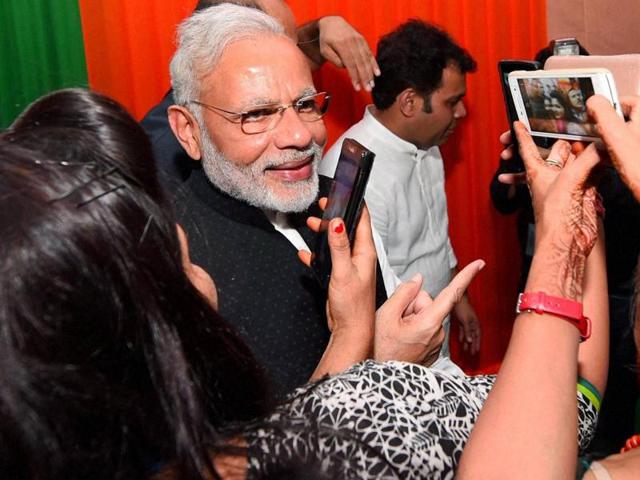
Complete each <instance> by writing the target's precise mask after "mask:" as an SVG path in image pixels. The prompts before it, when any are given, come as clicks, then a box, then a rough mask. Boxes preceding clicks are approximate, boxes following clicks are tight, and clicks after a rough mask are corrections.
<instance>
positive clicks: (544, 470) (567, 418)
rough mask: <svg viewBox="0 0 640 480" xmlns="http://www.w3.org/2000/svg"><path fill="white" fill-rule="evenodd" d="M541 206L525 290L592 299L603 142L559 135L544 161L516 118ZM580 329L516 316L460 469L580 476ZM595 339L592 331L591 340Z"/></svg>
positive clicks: (463, 472) (465, 473) (546, 317)
mask: <svg viewBox="0 0 640 480" xmlns="http://www.w3.org/2000/svg"><path fill="white" fill-rule="evenodd" d="M516 132H517V134H518V141H519V142H520V145H521V153H522V157H523V159H524V160H525V163H526V168H527V176H528V178H529V181H530V188H531V191H532V198H533V205H534V212H535V214H536V221H537V230H536V253H535V256H534V259H533V263H532V266H531V271H530V273H529V279H528V282H527V286H526V289H525V291H527V292H544V293H546V294H547V295H551V296H554V297H562V298H565V299H568V300H573V301H577V302H582V301H583V280H584V270H585V264H586V260H587V256H588V255H589V253H590V251H591V249H592V248H593V245H594V243H595V241H596V235H597V221H596V213H595V210H596V209H595V190H594V189H593V188H592V187H591V188H587V186H586V181H587V177H588V175H589V173H590V171H591V169H592V168H593V166H594V165H595V164H596V163H598V161H599V157H598V155H597V153H596V151H595V147H594V146H590V147H588V148H587V149H586V150H585V151H584V152H583V153H582V154H581V155H580V156H579V160H577V159H576V158H575V157H574V156H573V155H571V153H570V147H569V145H568V144H567V143H566V142H557V143H556V144H555V145H554V149H553V150H552V151H551V153H550V157H552V156H553V157H552V158H554V160H557V161H560V162H561V164H564V168H563V169H561V170H559V169H557V168H556V167H552V166H550V165H548V164H546V163H545V161H544V160H542V157H540V154H539V153H538V150H537V148H536V146H535V144H534V143H533V141H532V140H531V137H530V136H529V134H528V133H527V131H526V129H525V128H524V126H523V125H522V124H519V123H518V124H516ZM579 341H580V335H579V332H578V329H577V328H576V327H575V326H573V325H572V324H570V323H569V322H568V321H565V320H563V319H562V318H560V317H558V316H555V315H551V314H548V313H542V314H538V313H531V312H523V313H521V314H519V315H518V317H517V318H516V321H515V323H514V328H513V333H512V337H511V340H510V343H509V348H508V351H507V354H506V356H505V359H504V362H503V364H502V368H501V370H500V373H499V374H498V379H497V380H496V383H495V386H494V387H493V390H492V391H491V393H490V395H489V397H488V399H487V402H486V403H485V405H484V407H483V409H482V412H481V413H480V416H479V418H478V421H477V423H476V426H475V427H474V430H473V431H472V433H471V437H470V439H469V442H468V444H467V446H466V448H465V450H464V452H463V455H462V459H461V462H460V468H459V471H458V478H462V479H465V478H483V479H498V478H505V479H507V478H508V479H512V478H536V479H538V478H539V479H547V478H558V479H560V478H572V476H574V475H575V465H576V460H577V441H576V432H577V416H578V412H577V404H576V380H577V376H578V367H577V365H578V346H579ZM588 341H589V340H588Z"/></svg>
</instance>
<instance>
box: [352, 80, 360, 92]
mask: <svg viewBox="0 0 640 480" xmlns="http://www.w3.org/2000/svg"><path fill="white" fill-rule="evenodd" d="M353 88H354V89H355V90H356V92H359V91H360V84H359V83H358V82H353Z"/></svg>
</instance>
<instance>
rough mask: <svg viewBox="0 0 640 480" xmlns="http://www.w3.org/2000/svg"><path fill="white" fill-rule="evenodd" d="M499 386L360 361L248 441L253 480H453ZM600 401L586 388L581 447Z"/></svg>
mask: <svg viewBox="0 0 640 480" xmlns="http://www.w3.org/2000/svg"><path fill="white" fill-rule="evenodd" d="M494 381H495V376H475V377H468V376H454V375H449V374H446V373H444V372H441V371H438V370H432V369H428V368H425V367H422V366H419V365H413V364H408V363H402V362H386V363H376V362H373V361H366V362H363V363H360V364H358V365H356V366H354V367H352V368H351V369H349V370H347V371H346V372H344V373H342V374H340V375H336V376H334V377H330V378H327V379H325V380H324V381H321V382H320V383H318V384H316V385H312V386H306V387H302V388H300V389H298V390H297V391H296V393H295V394H294V396H293V397H292V399H291V401H290V402H289V403H287V404H286V405H283V406H282V407H280V408H279V409H278V410H277V411H276V412H275V413H274V414H272V416H271V417H270V418H269V419H268V422H267V424H266V426H263V427H262V428H260V429H258V430H257V431H254V432H253V433H252V434H250V435H249V436H248V440H249V462H250V466H249V472H248V478H261V477H265V476H273V477H274V478H277V475H276V472H279V471H281V470H280V469H281V468H282V465H283V464H286V463H287V461H291V462H292V463H293V464H298V465H300V468H301V469H302V470H300V469H298V471H303V472H304V468H305V466H306V468H309V466H311V468H313V470H315V471H319V472H324V473H325V474H324V475H314V476H309V477H308V478H354V479H355V478H358V479H360V478H363V479H381V478H402V479H414V478H430V479H431V478H433V479H440V478H443V479H449V478H453V477H454V473H455V468H456V467H457V465H458V462H459V460H460V456H461V454H462V449H463V448H464V446H465V444H466V441H467V439H468V438H469V434H470V433H471V429H472V427H473V425H474V423H475V421H476V419H477V417H478V414H479V413H480V410H481V408H482V405H483V404H484V401H485V400H486V398H487V395H488V394H489V392H490V390H491V388H492V386H493V383H494ZM587 393H588V392H587ZM532 394H535V392H532ZM595 395H596V397H597V393H596V394H595ZM592 400H594V396H593V394H589V395H585V393H584V389H580V388H579V389H578V405H579V419H580V420H579V443H580V448H581V449H582V448H584V447H586V446H587V445H588V443H589V441H590V440H591V437H592V435H593V433H594V431H595V426H596V422H597V416H598V412H597V409H598V407H599V405H598V400H597V398H596V399H595V404H594V402H593V401H592Z"/></svg>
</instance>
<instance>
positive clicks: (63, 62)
mask: <svg viewBox="0 0 640 480" xmlns="http://www.w3.org/2000/svg"><path fill="white" fill-rule="evenodd" d="M0 22H1V23H0V129H2V128H6V127H7V126H8V125H9V124H10V123H11V122H12V121H13V119H14V118H15V117H16V116H17V115H18V114H19V113H20V112H21V111H22V110H23V109H24V108H25V107H26V106H27V105H28V104H29V103H30V102H31V101H33V100H35V99H36V98H38V97H39V96H41V95H43V94H45V93H47V92H50V91H52V90H57V89H59V88H64V87H79V86H84V87H86V86H88V82H87V68H86V62H85V56H84V43H83V39H82V28H81V23H80V11H79V7H78V2H77V0H0Z"/></svg>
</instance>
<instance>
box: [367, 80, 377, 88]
mask: <svg viewBox="0 0 640 480" xmlns="http://www.w3.org/2000/svg"><path fill="white" fill-rule="evenodd" d="M375 86H376V82H374V81H373V80H371V81H370V82H369V88H373V87H375Z"/></svg>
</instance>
